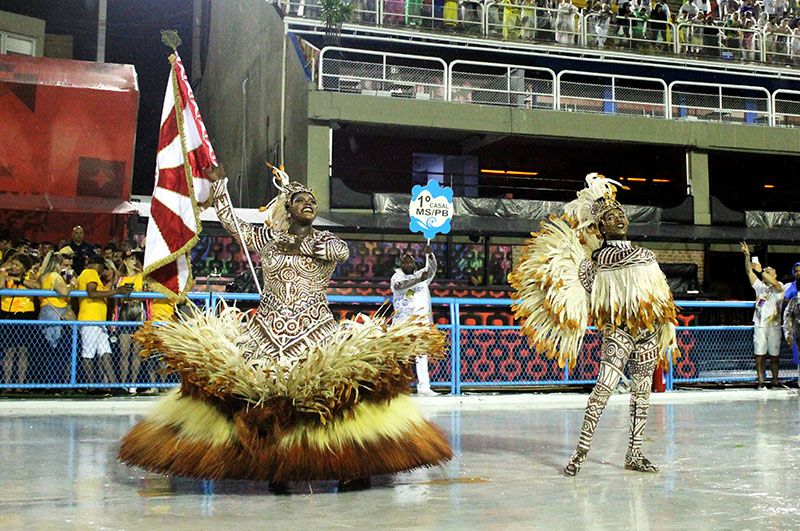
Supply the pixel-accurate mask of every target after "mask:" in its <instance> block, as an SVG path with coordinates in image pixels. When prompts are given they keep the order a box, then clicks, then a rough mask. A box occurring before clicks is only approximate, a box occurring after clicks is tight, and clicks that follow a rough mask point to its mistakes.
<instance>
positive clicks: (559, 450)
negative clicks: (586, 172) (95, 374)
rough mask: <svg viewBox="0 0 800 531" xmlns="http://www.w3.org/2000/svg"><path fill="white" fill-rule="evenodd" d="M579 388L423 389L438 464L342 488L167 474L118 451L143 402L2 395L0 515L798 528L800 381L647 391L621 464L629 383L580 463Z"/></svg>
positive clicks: (49, 521) (204, 524)
mask: <svg viewBox="0 0 800 531" xmlns="http://www.w3.org/2000/svg"><path fill="white" fill-rule="evenodd" d="M585 400H586V395H569V394H559V395H533V394H529V395H513V396H495V397H487V396H483V397H466V398H455V397H440V398H430V399H427V398H426V399H421V400H420V401H419V403H420V406H421V408H422V409H423V411H424V412H425V413H426V415H427V416H428V417H429V418H430V419H431V420H432V421H434V422H435V423H437V424H438V425H439V426H440V427H441V428H442V429H443V430H444V431H445V433H446V434H447V435H448V436H449V437H450V440H451V443H452V445H453V448H454V450H455V452H456V458H455V459H454V460H453V461H452V462H451V463H449V464H448V465H446V466H445V467H444V468H442V469H438V468H437V469H431V470H421V471H415V472H411V473H406V474H398V475H395V476H382V477H377V478H374V480H373V486H372V488H371V489H369V490H366V491H360V492H347V493H338V492H337V490H336V484H335V483H334V482H319V483H312V484H307V483H302V484H300V483H298V484H294V485H292V494H291V495H288V496H277V495H274V494H272V493H270V492H269V491H268V490H267V488H266V485H265V484H264V483H259V482H240V481H218V482H211V481H200V480H186V479H177V478H163V477H160V476H152V475H147V474H145V473H144V472H143V471H141V470H137V469H130V468H128V467H126V466H124V465H121V464H119V463H117V462H116V461H115V455H116V449H117V441H118V440H119V438H120V437H121V436H122V435H123V434H124V433H125V432H126V431H127V430H128V429H129V428H130V427H131V426H132V425H133V424H134V423H135V422H136V421H137V420H138V419H139V418H140V417H141V413H142V412H143V411H145V410H146V409H147V407H149V405H150V402H149V401H143V400H136V399H130V400H127V401H126V400H116V401H89V402H83V403H77V402H62V403H59V402H54V401H47V402H45V401H40V402H38V403H26V402H22V401H0V448H1V449H2V450H1V452H2V459H0V478H2V481H0V529H87V528H91V529H149V530H154V529H176V530H177V529H237V528H242V529H291V528H294V529H337V528H364V527H370V528H386V529H397V528H421V529H520V528H529V529H638V530H648V529H653V530H656V529H788V528H800V398H799V397H798V395H797V392H796V391H769V392H756V391H718V392H708V391H707V392H688V393H687V392H673V393H665V394H661V395H654V397H653V402H654V403H653V405H651V410H650V413H651V414H650V420H649V422H648V426H647V429H646V431H645V435H646V441H645V445H644V450H645V453H646V455H647V456H648V457H649V458H650V459H651V460H652V461H654V462H655V463H657V464H659V465H660V466H661V468H662V471H661V473H660V474H650V475H646V474H640V473H637V472H633V471H626V470H624V469H623V466H622V465H623V458H624V454H625V449H626V444H627V429H628V415H627V411H628V407H627V396H624V395H617V396H614V397H612V402H611V404H610V405H609V407H608V408H607V410H606V412H605V414H604V416H603V418H602V419H601V421H600V426H599V428H598V430H597V433H596V435H595V439H594V444H593V447H592V451H591V453H590V454H589V459H588V461H587V462H586V463H585V464H584V466H583V469H582V470H581V472H580V474H579V475H578V476H577V477H575V478H567V477H564V476H562V475H561V467H562V466H563V465H564V463H565V462H566V460H567V459H568V457H569V454H570V452H571V450H572V449H573V446H574V445H575V443H576V442H577V437H578V430H579V429H580V421H581V418H582V407H583V404H584V403H585Z"/></svg>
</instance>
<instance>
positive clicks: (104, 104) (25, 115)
mask: <svg viewBox="0 0 800 531" xmlns="http://www.w3.org/2000/svg"><path fill="white" fill-rule="evenodd" d="M138 101H139V90H138V87H137V83H136V72H135V70H134V68H133V66H132V65H116V64H97V63H90V62H84V61H71V60H65V59H50V58H39V57H26V56H16V55H0V116H2V127H0V208H13V209H17V210H55V211H58V210H61V211H72V212H82V211H83V212H90V211H98V210H99V211H103V212H114V210H115V208H116V207H115V205H117V204H118V203H119V202H122V201H127V200H128V199H129V198H130V191H131V176H132V168H133V155H134V142H135V135H136V116H137V109H138ZM62 198H76V199H77V200H68V201H64V200H63V199H62Z"/></svg>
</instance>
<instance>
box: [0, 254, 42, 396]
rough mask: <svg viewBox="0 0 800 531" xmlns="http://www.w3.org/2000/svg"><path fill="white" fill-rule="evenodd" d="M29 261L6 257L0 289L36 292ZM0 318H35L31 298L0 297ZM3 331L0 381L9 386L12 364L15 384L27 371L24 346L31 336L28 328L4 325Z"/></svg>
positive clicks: (36, 283)
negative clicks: (3, 340)
mask: <svg viewBox="0 0 800 531" xmlns="http://www.w3.org/2000/svg"><path fill="white" fill-rule="evenodd" d="M32 265H33V264H32V263H31V259H30V257H29V256H28V255H26V254H23V253H17V254H14V255H12V256H10V257H9V258H8V259H7V260H6V262H5V263H4V264H3V267H2V268H0V287H3V288H5V289H18V290H22V289H38V288H39V282H37V281H36V280H35V279H34V278H33V276H32V275H31V271H30V270H31V266H32ZM0 319H15V320H16V319H21V320H25V321H32V320H34V319H36V306H35V305H34V303H33V297H24V296H19V295H12V296H4V297H2V298H0ZM4 328H5V329H6V330H5V332H6V334H5V336H6V344H5V347H6V349H5V355H4V356H3V373H4V374H3V381H4V382H5V383H7V384H8V383H11V376H12V374H13V371H14V362H15V361H16V365H17V383H19V384H21V383H23V382H24V381H25V375H26V373H27V372H28V343H29V340H30V337H31V330H29V328H30V327H29V326H26V325H22V324H8V325H6V326H5V327H4Z"/></svg>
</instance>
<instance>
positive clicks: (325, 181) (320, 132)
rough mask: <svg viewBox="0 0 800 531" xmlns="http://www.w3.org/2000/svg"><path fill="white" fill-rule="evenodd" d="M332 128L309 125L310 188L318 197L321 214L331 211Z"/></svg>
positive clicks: (325, 125) (324, 125) (308, 166)
mask: <svg viewBox="0 0 800 531" xmlns="http://www.w3.org/2000/svg"><path fill="white" fill-rule="evenodd" d="M330 140H331V137H330V126H329V125H328V124H327V123H326V124H323V125H318V124H313V123H310V124H308V165H307V168H308V174H307V175H308V177H307V179H308V181H307V182H308V186H309V187H310V188H312V189H313V190H314V195H316V196H317V208H318V209H319V211H320V212H326V211H330V209H331V195H330V190H331V179H330V160H331V145H330Z"/></svg>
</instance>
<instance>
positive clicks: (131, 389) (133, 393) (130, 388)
mask: <svg viewBox="0 0 800 531" xmlns="http://www.w3.org/2000/svg"><path fill="white" fill-rule="evenodd" d="M127 391H128V392H129V393H130V394H132V395H135V394H136V388H135V387H128V389H127Z"/></svg>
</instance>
